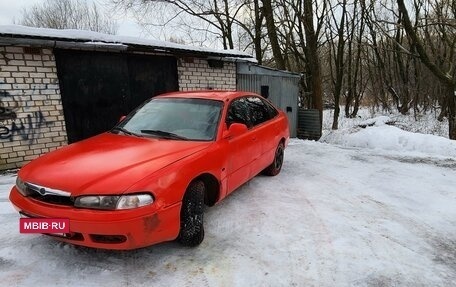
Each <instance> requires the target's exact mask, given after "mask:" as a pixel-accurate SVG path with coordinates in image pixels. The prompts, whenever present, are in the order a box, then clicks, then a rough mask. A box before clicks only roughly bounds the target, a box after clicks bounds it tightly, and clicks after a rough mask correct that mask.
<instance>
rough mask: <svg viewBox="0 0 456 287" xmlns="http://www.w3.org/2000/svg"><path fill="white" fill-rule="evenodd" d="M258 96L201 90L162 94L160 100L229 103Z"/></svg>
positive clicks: (245, 93)
mask: <svg viewBox="0 0 456 287" xmlns="http://www.w3.org/2000/svg"><path fill="white" fill-rule="evenodd" d="M247 95H257V94H255V93H253V92H246V91H223V90H199V91H179V92H171V93H166V94H161V95H159V96H157V97H159V98H162V97H163V98H189V99H192V98H193V99H211V100H219V101H227V100H231V99H234V98H238V97H242V96H247Z"/></svg>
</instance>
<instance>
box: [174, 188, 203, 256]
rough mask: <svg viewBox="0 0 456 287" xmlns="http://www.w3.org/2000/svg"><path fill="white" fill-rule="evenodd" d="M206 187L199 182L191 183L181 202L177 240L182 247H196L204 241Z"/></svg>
mask: <svg viewBox="0 0 456 287" xmlns="http://www.w3.org/2000/svg"><path fill="white" fill-rule="evenodd" d="M205 191H206V186H205V185H204V182H202V181H201V180H198V181H194V182H192V183H191V184H190V185H189V187H188V188H187V191H186V192H185V195H184V199H183V200H182V207H181V214H180V231H179V236H178V237H177V240H178V241H179V243H181V244H182V245H184V246H189V247H194V246H198V245H199V244H200V243H201V242H202V241H203V239H204V226H203V213H204V193H205Z"/></svg>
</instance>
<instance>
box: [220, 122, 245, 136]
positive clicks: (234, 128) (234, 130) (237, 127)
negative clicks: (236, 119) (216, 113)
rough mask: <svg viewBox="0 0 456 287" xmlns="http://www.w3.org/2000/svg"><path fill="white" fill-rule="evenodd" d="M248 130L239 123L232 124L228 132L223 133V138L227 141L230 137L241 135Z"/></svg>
mask: <svg viewBox="0 0 456 287" xmlns="http://www.w3.org/2000/svg"><path fill="white" fill-rule="evenodd" d="M247 131H248V128H247V126H246V125H245V124H241V123H232V124H231V125H230V127H229V128H228V130H225V131H224V132H223V138H224V139H228V138H232V137H236V136H239V135H242V134H243V133H245V132H247Z"/></svg>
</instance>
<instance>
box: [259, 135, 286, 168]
mask: <svg viewBox="0 0 456 287" xmlns="http://www.w3.org/2000/svg"><path fill="white" fill-rule="evenodd" d="M284 149H285V146H284V144H283V142H280V143H279V145H278V146H277V149H276V152H275V156H274V161H273V162H272V163H271V165H270V166H268V167H267V168H266V169H265V170H264V171H263V173H264V174H265V175H269V176H275V175H278V174H279V173H280V170H281V169H282V165H283V151H284Z"/></svg>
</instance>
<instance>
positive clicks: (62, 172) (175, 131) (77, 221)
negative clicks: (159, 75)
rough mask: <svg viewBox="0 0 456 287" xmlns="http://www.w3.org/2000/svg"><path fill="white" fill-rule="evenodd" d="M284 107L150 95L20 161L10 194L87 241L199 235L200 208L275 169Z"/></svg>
mask: <svg viewBox="0 0 456 287" xmlns="http://www.w3.org/2000/svg"><path fill="white" fill-rule="evenodd" d="M288 139H289V129H288V121H287V117H286V115H285V114H284V113H283V112H282V111H280V110H278V109H276V108H275V107H274V106H273V105H272V104H271V103H270V102H269V101H267V100H265V99H264V98H262V97H260V96H258V95H256V94H253V93H250V92H239V91H236V92H234V91H233V92H227V91H195V92H174V93H168V94H164V95H160V96H157V97H154V98H152V99H150V100H148V101H146V102H145V103H144V104H142V105H141V106H140V107H139V108H137V109H136V110H135V111H133V112H132V113H131V114H130V115H128V116H127V117H125V118H123V119H122V120H121V121H120V122H119V123H118V124H117V125H116V126H115V127H114V128H113V129H111V130H110V131H108V132H106V133H103V134H100V135H98V136H95V137H92V138H89V139H86V140H83V141H80V142H77V143H74V144H71V145H68V146H65V147H62V148H60V149H58V150H55V151H53V152H50V153H48V154H46V155H43V156H41V157H40V158H38V159H36V160H34V161H32V162H30V163H29V164H27V165H25V166H24V167H23V168H22V169H21V170H20V171H19V173H18V177H17V181H16V185H15V186H14V187H13V188H12V190H11V193H10V200H11V202H12V203H13V204H14V206H15V207H16V209H17V210H18V211H19V212H20V213H21V215H22V216H24V217H30V218H67V219H69V220H70V232H69V233H65V234H60V235H57V234H49V235H51V236H54V237H55V238H58V239H59V240H62V241H65V242H69V243H73V244H77V245H83V246H88V247H95V248H104V249H135V248H140V247H144V246H148V245H152V244H155V243H158V242H163V241H169V240H174V239H176V238H177V240H178V241H179V242H181V243H182V244H184V245H186V246H196V245H198V244H199V243H201V241H202V240H203V237H204V228H203V207H204V204H205V205H208V206H212V205H214V204H215V203H217V202H218V201H220V200H222V199H223V198H225V197H226V196H227V195H228V194H230V193H231V192H232V191H233V190H235V189H236V188H238V187H239V186H241V185H242V184H244V183H245V182H247V181H248V180H250V179H251V178H252V177H254V176H255V175H257V174H258V173H260V172H263V173H265V174H267V175H277V174H278V173H279V172H280V170H281V168H282V163H283V154H284V149H285V146H286V145H287V143H288Z"/></svg>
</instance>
